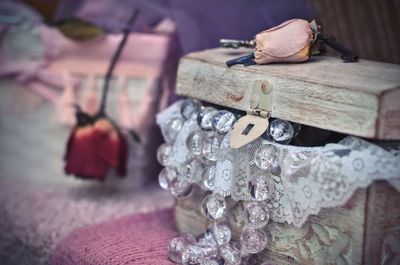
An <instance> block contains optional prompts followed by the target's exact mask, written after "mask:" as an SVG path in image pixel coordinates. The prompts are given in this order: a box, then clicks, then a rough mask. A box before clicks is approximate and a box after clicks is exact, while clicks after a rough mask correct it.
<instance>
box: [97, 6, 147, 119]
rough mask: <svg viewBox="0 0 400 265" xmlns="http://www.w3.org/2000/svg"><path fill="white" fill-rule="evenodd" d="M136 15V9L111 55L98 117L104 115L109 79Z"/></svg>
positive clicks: (137, 12)
mask: <svg viewBox="0 0 400 265" xmlns="http://www.w3.org/2000/svg"><path fill="white" fill-rule="evenodd" d="M138 14H139V11H138V10H137V9H135V10H134V11H133V13H132V15H131V17H130V18H129V21H128V23H127V25H126V27H125V28H124V29H123V37H122V40H121V42H120V43H119V45H118V48H117V50H116V51H115V53H114V54H113V57H112V58H111V62H110V65H109V67H108V69H107V74H106V77H105V78H104V85H103V94H102V97H101V104H100V109H99V113H98V116H105V114H106V113H105V112H106V103H107V95H108V90H109V88H110V81H111V77H112V74H113V71H114V68H115V65H116V64H117V62H118V59H119V57H120V56H121V52H122V50H123V49H124V46H125V44H126V41H127V40H128V37H129V35H130V32H131V29H132V26H133V23H134V22H135V20H136V18H137V16H138Z"/></svg>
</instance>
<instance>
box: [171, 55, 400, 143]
mask: <svg viewBox="0 0 400 265" xmlns="http://www.w3.org/2000/svg"><path fill="white" fill-rule="evenodd" d="M248 52H249V50H245V49H243V50H227V49H221V48H219V49H212V50H206V51H202V52H196V53H191V54H188V55H187V56H185V57H183V58H182V59H181V61H180V65H179V69H178V78H177V87H176V92H177V93H178V94H180V95H185V96H190V97H193V98H197V99H200V100H204V101H208V102H211V103H214V104H217V105H221V106H226V107H231V108H235V109H240V110H247V109H248V108H249V106H250V103H249V102H250V94H251V87H252V85H253V83H254V81H255V80H265V81H269V82H272V84H273V109H272V117H276V118H282V119H286V120H290V121H294V122H299V123H302V124H306V125H310V126H314V127H318V128H322V129H328V130H332V131H337V132H341V133H345V134H350V135H356V136H361V137H367V138H377V139H400V115H399V114H400V103H399V102H400V65H395V64H387V63H379V62H373V61H366V60H361V61H360V62H359V63H348V64H345V63H342V61H341V60H340V59H338V58H331V57H312V58H311V59H310V61H308V62H306V63H301V64H271V65H263V66H256V65H254V66H249V67H244V66H234V67H231V68H228V67H226V66H225V61H226V60H228V59H232V58H235V57H237V56H240V55H242V54H245V53H248Z"/></svg>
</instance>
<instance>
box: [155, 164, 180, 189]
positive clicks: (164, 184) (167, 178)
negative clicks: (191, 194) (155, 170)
mask: <svg viewBox="0 0 400 265" xmlns="http://www.w3.org/2000/svg"><path fill="white" fill-rule="evenodd" d="M176 178H178V170H177V169H176V168H175V167H165V168H163V169H162V170H161V172H160V174H159V175H158V183H159V184H160V187H161V188H163V189H164V190H169V188H170V183H171V181H172V180H173V179H176Z"/></svg>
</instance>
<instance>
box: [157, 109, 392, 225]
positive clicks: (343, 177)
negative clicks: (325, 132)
mask: <svg viewBox="0 0 400 265" xmlns="http://www.w3.org/2000/svg"><path fill="white" fill-rule="evenodd" d="M179 109H180V102H177V103H175V104H174V105H172V106H171V107H169V108H168V109H167V110H165V111H164V112H162V113H160V114H159V115H158V116H157V123H158V124H159V125H160V127H161V130H162V131H164V130H165V124H166V122H167V121H168V120H169V119H170V118H171V117H179V116H180V112H179ZM199 129H200V128H199V127H198V126H197V123H196V120H195V118H193V119H191V120H188V121H186V122H185V124H184V126H183V128H182V130H181V131H180V132H179V134H178V137H177V139H176V141H175V143H174V145H173V153H172V159H171V161H170V164H171V165H174V166H176V167H178V168H179V167H181V166H182V163H184V162H185V161H186V160H187V158H188V157H187V155H188V150H187V148H186V144H185V141H186V138H187V136H188V134H189V133H191V132H192V131H194V130H199ZM229 140H230V132H229V133H228V134H226V136H225V137H224V139H223V141H222V144H221V147H220V151H219V154H218V159H217V164H216V179H215V188H214V192H216V193H219V194H221V195H223V196H231V198H232V199H233V200H236V201H240V200H251V197H250V196H249V194H248V191H247V183H248V181H249V179H250V178H251V177H252V176H255V175H257V174H266V172H263V171H262V170H260V169H258V168H257V167H256V166H255V164H254V162H253V161H254V153H255V151H256V150H257V149H258V148H259V147H260V146H261V145H263V144H266V143H268V144H273V145H275V146H276V147H277V148H278V149H279V150H280V153H279V164H280V166H281V172H280V174H278V175H272V178H273V179H274V181H275V183H274V184H275V185H274V192H273V195H272V196H271V198H269V199H268V200H267V201H266V202H265V203H266V204H267V206H268V208H269V209H270V213H271V219H272V220H273V221H275V222H279V223H283V222H287V223H289V224H293V225H295V226H297V227H300V226H302V225H303V224H304V223H305V221H306V220H307V218H308V216H310V215H312V214H318V213H319V211H320V210H321V209H322V208H328V207H337V206H341V205H344V204H345V203H346V202H347V200H348V199H350V197H351V196H352V194H353V193H354V192H355V190H356V189H357V188H365V187H367V186H368V185H370V184H371V183H372V182H373V181H374V180H378V179H379V180H387V181H388V182H390V183H391V184H392V185H393V186H394V187H395V188H396V189H397V190H398V191H400V143H399V142H395V143H379V145H378V143H371V142H367V141H365V140H362V139H359V138H357V137H352V136H349V137H346V138H345V139H343V140H342V141H340V142H339V143H337V144H327V145H325V146H322V147H298V146H290V145H280V144H276V143H271V142H268V141H266V140H264V139H261V138H260V139H257V140H256V141H254V142H252V143H250V144H248V145H246V146H244V147H242V148H240V149H231V148H230V147H229Z"/></svg>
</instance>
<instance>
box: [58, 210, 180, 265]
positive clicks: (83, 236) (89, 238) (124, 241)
mask: <svg viewBox="0 0 400 265" xmlns="http://www.w3.org/2000/svg"><path fill="white" fill-rule="evenodd" d="M174 234H176V232H175V230H174V221H173V210H172V209H167V210H159V211H156V212H153V213H145V214H136V215H132V216H129V217H123V218H121V219H118V220H114V221H110V222H106V223H102V224H99V225H94V226H89V227H85V228H81V229H78V230H76V231H74V232H73V233H72V234H70V235H69V236H68V237H66V238H65V239H64V240H62V241H61V242H60V243H59V245H58V246H57V248H56V250H55V252H54V254H53V257H52V262H53V265H117V264H124V265H133V264H138V265H139V264H140V265H153V264H157V265H167V264H172V262H170V261H169V260H168V258H167V246H168V242H169V240H170V239H171V238H172V237H173V236H174Z"/></svg>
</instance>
